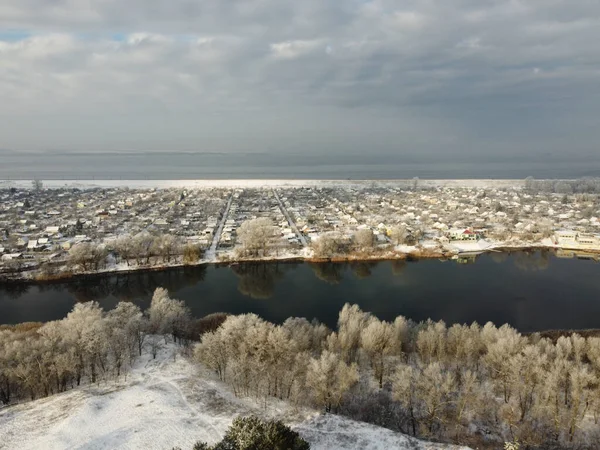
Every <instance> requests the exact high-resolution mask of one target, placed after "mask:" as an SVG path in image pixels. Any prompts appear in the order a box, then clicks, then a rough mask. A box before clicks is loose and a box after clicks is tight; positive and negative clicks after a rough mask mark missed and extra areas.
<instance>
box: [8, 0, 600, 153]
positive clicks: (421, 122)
mask: <svg viewBox="0 0 600 450" xmlns="http://www.w3.org/2000/svg"><path fill="white" fill-rule="evenodd" d="M598 42H600V2H599V1H597V0H403V1H397V0H127V1H122V0H0V149H5V150H12V151H17V152H29V151H47V152H57V151H81V152H106V151H111V152H135V151H174V152H175V151H184V152H233V153H235V152H254V151H255V152H267V153H268V152H272V153H273V154H285V153H286V152H288V153H295V154H297V153H298V152H307V153H311V154H320V153H322V154H327V155H328V156H330V157H336V155H339V156H340V158H343V157H344V156H345V155H352V154H354V155H356V154H365V153H369V152H371V153H372V154H373V155H374V157H375V155H386V154H393V155H396V156H398V155H406V156H407V157H408V156H415V155H426V156H427V157H434V158H435V157H439V158H441V159H446V160H452V159H453V158H458V159H460V158H463V159H464V158H475V159H478V160H488V159H489V160H507V161H510V160H511V158H516V157H522V156H523V155H526V156H527V157H528V158H533V159H535V158H548V159H550V160H553V159H556V160H560V159H561V158H567V159H585V158H589V157H593V156H597V155H598V153H600V152H599V149H598V142H599V139H600V126H599V125H600V50H599V48H598Z"/></svg>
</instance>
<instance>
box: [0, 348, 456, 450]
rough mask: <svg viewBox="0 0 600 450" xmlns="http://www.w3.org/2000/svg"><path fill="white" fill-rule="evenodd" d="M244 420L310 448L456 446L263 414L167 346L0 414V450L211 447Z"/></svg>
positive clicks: (331, 419) (283, 407)
mask: <svg viewBox="0 0 600 450" xmlns="http://www.w3.org/2000/svg"><path fill="white" fill-rule="evenodd" d="M199 372H200V373H199ZM248 414H256V415H260V416H263V417H269V418H273V417H277V418H278V419H281V420H283V421H285V422H286V423H288V424H290V425H291V426H292V427H293V428H295V429H296V430H297V431H298V432H299V433H300V434H301V435H302V436H303V437H304V438H305V439H306V440H308V441H309V442H310V443H311V448H312V449H317V450H318V449H323V450H325V449H373V450H375V449H386V450H388V449H411V450H413V449H414V450H425V449H427V450H434V449H436V450H437V449H440V450H441V449H446V450H447V449H451V448H452V449H456V448H458V447H453V446H448V445H442V444H433V443H428V442H423V441H418V440H416V439H412V438H409V437H407V436H404V435H402V434H400V433H394V432H392V431H390V430H386V429H383V428H379V427H376V426H372V425H368V424H364V423H358V422H354V421H351V420H348V419H345V418H342V417H339V416H335V415H321V414H318V413H316V412H314V411H309V410H303V411H294V410H293V408H291V407H290V406H288V405H287V404H285V403H283V402H278V401H270V402H269V403H268V405H267V407H266V408H265V405H264V404H258V403H257V402H255V401H253V400H250V399H239V398H237V397H235V396H234V395H233V394H232V393H231V392H230V391H229V390H228V389H227V388H226V387H225V386H223V385H222V384H220V383H218V382H216V381H214V380H211V379H210V375H209V374H207V373H203V372H202V369H198V368H197V367H196V366H195V365H193V364H191V363H190V362H189V361H188V360H187V359H185V358H184V357H181V356H176V349H175V348H174V347H173V346H167V347H166V348H165V349H163V350H162V351H161V353H160V354H159V357H158V358H157V359H156V360H152V359H150V358H149V356H148V355H144V357H143V358H142V360H140V361H138V362H137V363H136V365H135V367H134V368H133V370H132V371H131V372H130V373H129V374H128V376H127V378H126V379H125V378H122V379H121V380H119V381H118V382H109V383H104V384H101V385H99V386H85V387H81V388H77V389H74V390H71V391H68V392H65V393H62V394H58V395H54V396H52V397H49V398H45V399H40V400H36V401H33V402H28V403H24V404H21V405H16V406H11V407H9V408H5V409H2V410H0V436H2V439H0V449H17V448H18V449H21V450H25V449H36V450H37V449H42V448H43V449H48V450H51V449H94V450H96V449H97V450H100V449H117V448H120V449H142V448H143V449H145V450H150V449H157V450H170V449H171V448H173V447H175V446H178V447H181V448H182V449H184V450H187V449H191V448H192V446H193V444H194V443H195V442H196V441H198V440H202V441H206V442H209V443H214V442H217V441H218V440H220V439H221V437H222V436H223V434H224V432H225V431H226V430H227V428H228V427H229V425H230V424H231V421H232V420H233V418H234V417H236V416H237V415H248Z"/></svg>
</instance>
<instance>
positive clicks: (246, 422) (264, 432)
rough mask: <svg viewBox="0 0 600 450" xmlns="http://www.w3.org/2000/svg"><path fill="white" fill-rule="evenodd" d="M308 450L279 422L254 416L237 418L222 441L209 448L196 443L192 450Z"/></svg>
mask: <svg viewBox="0 0 600 450" xmlns="http://www.w3.org/2000/svg"><path fill="white" fill-rule="evenodd" d="M263 449H272V450H308V449H310V445H309V444H308V442H306V441H305V440H304V439H302V438H301V437H300V435H299V434H298V433H296V432H295V431H293V430H292V429H290V427H288V426H286V425H284V424H283V423H282V422H280V421H274V420H270V421H263V420H261V419H259V418H258V417H256V416H250V417H238V418H237V419H235V420H234V421H233V423H232V424H231V427H229V430H227V433H226V434H225V437H224V438H223V440H222V441H221V442H219V443H217V444H215V445H214V446H212V447H210V446H208V445H207V444H205V443H202V442H198V443H196V445H194V448H193V450H263Z"/></svg>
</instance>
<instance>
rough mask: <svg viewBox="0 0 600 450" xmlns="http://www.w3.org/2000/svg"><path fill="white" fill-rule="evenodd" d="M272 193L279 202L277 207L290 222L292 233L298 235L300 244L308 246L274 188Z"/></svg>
mask: <svg viewBox="0 0 600 450" xmlns="http://www.w3.org/2000/svg"><path fill="white" fill-rule="evenodd" d="M273 194H274V195H275V198H276V199H277V202H278V203H279V209H280V210H281V212H282V213H283V215H284V216H285V218H286V219H287V221H288V223H289V224H290V227H292V230H294V233H296V236H298V239H300V242H302V245H303V246H304V247H308V242H306V238H305V237H304V235H303V234H302V233H300V230H298V227H297V226H296V222H294V221H293V220H292V217H291V216H290V214H289V213H288V211H287V209H286V207H285V205H284V204H283V202H282V201H281V199H280V198H279V194H277V191H276V190H275V189H273Z"/></svg>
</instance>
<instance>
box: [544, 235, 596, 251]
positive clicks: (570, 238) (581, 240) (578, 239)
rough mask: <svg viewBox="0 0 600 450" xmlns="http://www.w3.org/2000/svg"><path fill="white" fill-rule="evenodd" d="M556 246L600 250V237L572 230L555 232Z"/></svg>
mask: <svg viewBox="0 0 600 450" xmlns="http://www.w3.org/2000/svg"><path fill="white" fill-rule="evenodd" d="M553 241H554V245H557V246H559V247H562V248H571V249H580V248H581V249H600V236H597V235H593V234H584V233H579V232H577V231H571V230H558V231H555V232H554V240H553Z"/></svg>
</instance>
